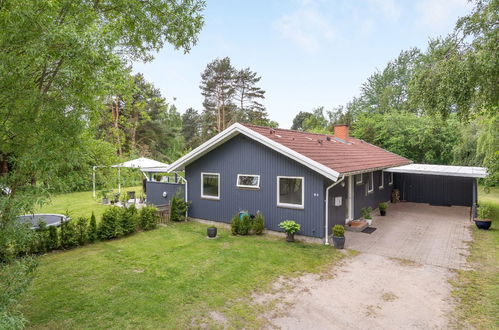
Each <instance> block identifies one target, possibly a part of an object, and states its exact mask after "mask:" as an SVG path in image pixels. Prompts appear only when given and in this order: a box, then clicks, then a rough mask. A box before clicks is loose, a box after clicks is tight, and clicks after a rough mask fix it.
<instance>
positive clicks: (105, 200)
mask: <svg viewBox="0 0 499 330" xmlns="http://www.w3.org/2000/svg"><path fill="white" fill-rule="evenodd" d="M107 193H108V191H107V190H102V191H101V192H100V196H101V197H102V204H105V205H107V204H109V198H108V196H107Z"/></svg>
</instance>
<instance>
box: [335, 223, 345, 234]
mask: <svg viewBox="0 0 499 330" xmlns="http://www.w3.org/2000/svg"><path fill="white" fill-rule="evenodd" d="M333 236H335V237H345V227H343V226H342V225H334V226H333Z"/></svg>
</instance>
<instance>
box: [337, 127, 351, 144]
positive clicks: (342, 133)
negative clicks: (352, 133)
mask: <svg viewBox="0 0 499 330" xmlns="http://www.w3.org/2000/svg"><path fill="white" fill-rule="evenodd" d="M334 136H335V137H337V138H339V139H342V140H345V141H346V140H347V139H348V125H334Z"/></svg>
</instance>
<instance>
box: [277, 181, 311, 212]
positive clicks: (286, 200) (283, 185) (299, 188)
mask: <svg viewBox="0 0 499 330" xmlns="http://www.w3.org/2000/svg"><path fill="white" fill-rule="evenodd" d="M304 185H305V179H304V178H303V177H299V176H278V177H277V206H281V207H289V208H294V209H303V208H304V200H305V187H304Z"/></svg>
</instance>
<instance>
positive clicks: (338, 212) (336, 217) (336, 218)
mask: <svg viewBox="0 0 499 330" xmlns="http://www.w3.org/2000/svg"><path fill="white" fill-rule="evenodd" d="M332 183H333V182H332V181H330V180H327V179H325V180H324V193H325V191H326V188H327V187H329V186H330V185H331V184H332ZM342 183H344V186H343V185H342ZM335 197H341V205H340V206H335V205H334V204H335V203H334V199H335ZM347 197H348V178H345V179H344V180H343V181H342V182H340V183H338V184H337V185H335V186H334V187H333V188H331V189H330V190H329V206H328V207H329V212H328V218H329V219H328V233H329V234H330V233H331V228H332V227H333V226H334V225H344V224H345V219H346V211H347Z"/></svg>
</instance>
